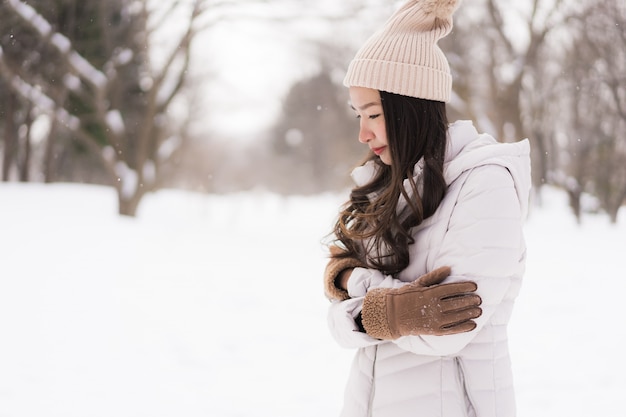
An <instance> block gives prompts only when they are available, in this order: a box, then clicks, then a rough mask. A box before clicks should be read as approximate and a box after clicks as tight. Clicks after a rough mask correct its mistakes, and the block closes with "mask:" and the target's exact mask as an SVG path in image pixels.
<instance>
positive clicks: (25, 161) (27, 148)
mask: <svg viewBox="0 0 626 417" xmlns="http://www.w3.org/2000/svg"><path fill="white" fill-rule="evenodd" d="M24 107H25V109H26V115H25V116H24V125H25V126H26V133H25V134H24V143H23V146H22V147H21V148H22V151H23V153H22V156H21V158H19V175H20V181H21V182H28V181H29V179H30V160H31V148H32V146H31V143H30V132H31V127H32V125H33V115H32V109H33V105H32V104H30V103H26V104H25V105H24Z"/></svg>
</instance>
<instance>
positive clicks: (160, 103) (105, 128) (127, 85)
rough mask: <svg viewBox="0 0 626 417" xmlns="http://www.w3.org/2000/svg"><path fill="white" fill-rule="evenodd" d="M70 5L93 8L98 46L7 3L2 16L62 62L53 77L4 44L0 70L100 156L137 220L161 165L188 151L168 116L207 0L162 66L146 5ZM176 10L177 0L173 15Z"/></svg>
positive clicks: (194, 9) (194, 8) (198, 3)
mask: <svg viewBox="0 0 626 417" xmlns="http://www.w3.org/2000/svg"><path fill="white" fill-rule="evenodd" d="M65 3H66V4H71V5H73V6H76V7H81V5H82V6H84V7H91V9H90V13H88V14H89V15H90V16H91V18H92V19H91V20H92V21H94V22H95V23H94V24H95V27H92V29H93V30H95V31H97V32H98V33H97V36H95V37H94V38H91V39H96V40H97V41H96V42H93V43H92V44H91V45H86V44H83V45H82V46H83V47H84V49H83V50H82V51H79V49H78V48H77V44H78V42H77V41H75V42H72V39H71V37H68V36H67V35H66V34H64V33H61V32H60V31H59V30H57V29H56V28H55V27H54V26H52V25H51V24H50V22H49V21H48V20H47V19H46V18H44V16H43V15H42V14H41V13H39V12H37V11H36V10H35V9H34V8H33V7H31V6H29V5H27V4H25V3H23V2H21V1H19V0H6V1H5V2H4V4H3V7H2V13H3V14H4V13H10V14H11V16H12V17H13V18H16V19H18V20H19V21H20V25H19V26H18V29H24V28H26V29H25V30H24V32H23V33H27V34H28V37H29V38H34V39H36V41H37V42H38V43H41V44H43V48H42V49H41V50H43V51H44V53H45V54H48V55H50V56H54V57H55V58H56V59H55V67H54V69H53V70H50V71H48V72H46V69H45V66H44V67H43V68H25V67H24V65H22V62H23V61H19V60H15V59H12V58H15V57H19V56H20V54H19V53H16V54H12V53H11V52H12V51H10V50H8V49H10V48H7V46H6V45H2V49H0V73H1V74H2V77H3V79H4V82H5V84H7V85H8V86H10V88H11V89H12V91H14V93H15V94H17V95H19V96H20V97H21V98H22V99H24V100H26V101H27V102H29V103H31V104H32V105H34V106H35V107H36V108H37V109H38V110H39V111H41V112H44V113H46V114H48V115H49V116H50V117H51V118H52V120H54V121H55V122H57V123H59V124H60V125H62V126H63V127H64V129H66V130H67V131H68V132H70V133H71V135H72V136H73V138H75V140H76V141H77V142H78V143H79V144H80V146H81V147H82V148H83V149H85V150H86V151H87V152H88V153H89V154H90V155H91V156H93V157H95V158H97V160H98V161H99V163H100V164H101V165H102V167H103V170H104V172H105V173H106V175H107V178H108V183H109V184H110V185H112V186H114V187H115V189H116V190H117V194H118V201H119V212H120V214H124V215H130V216H132V215H134V214H135V213H136V210H137V207H138V204H139V202H140V201H141V198H142V197H143V196H144V195H145V194H146V193H147V192H149V191H152V190H155V189H156V188H157V187H158V186H159V181H160V171H161V168H162V166H163V165H164V164H166V163H167V161H168V160H169V159H170V158H172V156H173V155H174V154H175V153H176V151H177V150H178V149H180V148H181V146H182V141H183V139H182V137H181V136H180V135H179V134H177V132H175V131H171V130H170V131H168V129H167V127H168V123H167V120H168V115H167V114H168V109H169V108H170V106H171V104H172V103H173V102H174V100H175V99H176V97H177V95H178V93H179V92H180V91H181V88H182V87H183V85H184V82H185V79H186V75H187V70H188V67H189V62H190V58H191V54H190V52H191V43H192V41H193V39H194V38H195V36H196V35H197V33H198V31H199V30H200V27H199V26H198V20H199V18H200V16H201V15H202V14H203V13H204V12H205V11H206V2H205V1H204V0H195V1H194V2H193V3H192V5H191V8H190V10H189V11H188V17H187V19H186V22H185V29H184V30H183V31H182V34H181V35H180V37H179V38H178V39H177V41H176V42H175V45H174V47H173V48H172V49H171V50H170V51H169V52H167V53H166V54H165V59H164V60H163V62H162V63H161V65H160V66H158V67H155V66H153V65H152V62H151V60H150V59H151V57H150V35H151V31H152V30H153V28H152V27H151V26H150V24H157V25H158V24H160V22H154V21H153V19H152V20H151V10H149V9H148V4H147V1H132V2H129V1H123V0H116V1H109V2H80V1H75V2H65ZM178 6H179V3H178V2H174V3H172V6H171V8H172V9H171V10H170V12H172V11H173V9H174V8H176V7H178ZM62 10H67V9H62ZM83 16H84V15H83ZM94 16H95V17H96V19H93V17H94ZM164 16H165V17H167V16H168V14H164ZM85 24H86V23H85ZM78 26H79V27H80V25H78ZM73 27H74V28H75V27H76V26H73ZM21 36H22V34H21V33H20V34H19V35H18V34H15V37H16V38H18V37H19V38H21ZM89 47H91V48H95V52H93V51H92V52H89ZM5 49H7V50H6V51H5ZM81 52H82V53H81ZM86 56H90V57H91V59H87V58H86ZM50 74H57V77H50ZM61 74H63V75H61Z"/></svg>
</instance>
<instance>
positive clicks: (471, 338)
mask: <svg viewBox="0 0 626 417" xmlns="http://www.w3.org/2000/svg"><path fill="white" fill-rule="evenodd" d="M456 7H457V2H456V1H454V0H439V1H433V0H430V1H427V0H413V1H408V2H406V3H405V4H404V5H403V6H402V7H401V8H400V9H399V10H398V11H397V12H396V13H395V14H394V15H393V16H392V17H391V18H390V19H389V20H388V21H387V22H386V24H385V26H384V27H383V28H382V30H381V31H379V32H377V33H376V34H374V35H373V36H372V37H371V38H370V39H369V40H368V41H367V42H366V43H365V45H364V46H363V47H362V48H361V49H360V50H359V52H358V53H357V55H356V57H355V58H354V60H353V61H352V62H351V63H350V66H349V68H348V71H347V75H346V78H345V80H344V84H345V85H346V86H347V87H349V89H350V99H351V105H352V107H353V108H354V110H355V113H356V116H357V118H358V119H359V123H360V131H359V141H361V142H362V143H364V144H366V145H367V146H369V148H370V149H371V153H370V155H369V157H368V159H367V161H366V162H365V163H364V164H363V165H362V166H360V167H358V168H356V169H355V170H354V172H353V179H354V180H355V182H356V187H355V188H354V189H353V190H352V193H351V195H350V200H349V201H348V202H347V203H346V204H345V206H344V207H343V209H342V211H341V212H340V215H339V218H338V220H337V223H336V225H335V228H334V234H335V237H336V241H335V242H334V245H332V246H331V247H330V252H331V259H330V261H329V264H328V266H327V268H326V271H325V277H324V284H325V291H326V295H327V296H328V297H329V298H330V299H331V301H332V304H331V306H330V310H329V327H330V330H331V333H332V334H333V336H334V337H335V339H336V340H337V341H338V342H339V344H340V345H342V346H344V347H348V348H358V351H357V353H356V356H355V359H354V362H353V366H352V369H351V373H350V376H349V380H348V384H347V388H346V393H345V402H344V408H343V413H342V416H346V417H347V416H349V417H357V416H358V417H366V416H375V417H378V416H393V417H403V416H428V417H433V416H443V417H456V416H479V417H491V416H498V417H509V416H514V415H515V399H514V393H513V379H512V375H511V367H510V362H509V355H508V346H507V334H506V328H507V324H508V321H509V317H510V314H511V310H512V307H513V302H514V300H515V297H516V296H517V293H518V291H519V288H520V285H521V279H522V275H523V272H524V265H525V258H526V251H525V244H524V239H523V235H522V225H523V221H524V219H525V216H526V213H527V206H528V197H529V190H530V159H529V145H528V141H527V140H524V141H521V142H518V143H509V144H502V143H498V142H496V141H495V139H493V138H492V137H490V136H488V135H486V134H479V133H478V132H477V131H476V129H475V128H474V126H473V125H472V123H471V122H468V121H459V122H456V123H453V124H451V125H448V122H447V118H446V113H445V102H447V101H449V98H450V93H451V75H450V70H449V66H448V63H447V60H446V58H445V56H444V55H443V53H442V52H441V50H440V49H439V47H438V46H437V41H438V40H439V39H440V38H442V37H443V36H445V35H447V34H448V33H449V32H450V30H451V28H452V14H453V12H454V11H455V9H456Z"/></svg>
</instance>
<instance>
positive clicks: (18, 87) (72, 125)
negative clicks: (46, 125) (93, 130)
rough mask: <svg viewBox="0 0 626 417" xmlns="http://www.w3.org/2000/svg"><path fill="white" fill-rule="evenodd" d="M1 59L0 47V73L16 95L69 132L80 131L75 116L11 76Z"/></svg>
mask: <svg viewBox="0 0 626 417" xmlns="http://www.w3.org/2000/svg"><path fill="white" fill-rule="evenodd" d="M3 58H4V51H3V50H2V48H1V47H0V72H2V73H3V74H4V78H5V79H6V81H7V82H8V83H9V84H10V85H11V87H12V88H13V90H14V91H15V92H16V93H18V94H19V95H21V96H22V97H24V98H25V99H26V100H28V101H29V102H30V103H33V105H35V107H37V108H39V109H40V110H41V111H43V112H44V113H47V114H49V115H51V116H53V117H55V118H56V119H57V120H58V121H59V122H61V123H62V124H64V125H65V126H67V127H68V128H69V129H70V130H72V131H77V130H78V129H80V120H79V119H78V118H77V117H76V116H73V115H71V114H70V113H68V111H67V110H65V109H64V108H62V107H59V106H57V105H56V103H55V102H54V100H52V99H51V98H50V97H48V96H47V95H46V94H45V93H43V92H42V91H41V90H40V89H38V88H36V87H34V86H32V85H30V84H28V83H27V82H26V81H24V80H23V79H22V78H21V77H20V76H19V75H16V74H13V72H12V71H11V70H10V69H9V68H8V67H7V65H6V63H5V62H4V59H3Z"/></svg>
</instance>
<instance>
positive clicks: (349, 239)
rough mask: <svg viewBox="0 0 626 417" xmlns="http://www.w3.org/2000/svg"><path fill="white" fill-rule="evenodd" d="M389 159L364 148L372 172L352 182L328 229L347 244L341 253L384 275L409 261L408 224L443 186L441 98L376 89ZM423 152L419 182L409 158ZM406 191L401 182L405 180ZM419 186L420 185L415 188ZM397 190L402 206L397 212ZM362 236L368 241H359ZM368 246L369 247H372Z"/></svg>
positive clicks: (429, 207) (433, 203)
mask: <svg viewBox="0 0 626 417" xmlns="http://www.w3.org/2000/svg"><path fill="white" fill-rule="evenodd" d="M380 97H381V102H382V108H383V114H384V117H385V126H386V132H387V142H388V146H389V151H390V153H391V165H386V164H384V163H383V162H382V161H381V160H380V159H379V158H378V157H377V156H376V155H374V154H373V153H370V154H369V155H368V157H367V159H366V162H367V161H370V160H371V161H374V163H375V164H376V165H377V174H376V175H375V177H374V178H373V179H372V180H371V181H370V182H369V183H368V184H365V185H363V186H360V187H356V188H354V189H353V190H352V192H351V193H350V199H349V200H348V201H347V202H346V203H345V204H344V206H343V207H342V210H341V212H340V214H339V218H338V220H337V223H336V224H335V227H334V233H335V236H336V238H337V240H339V241H340V242H341V243H342V244H343V246H345V248H346V249H347V252H346V253H345V254H344V256H353V257H358V258H359V259H361V261H363V262H365V263H367V264H368V265H370V266H371V267H373V268H376V269H378V270H380V271H382V272H383V273H385V274H387V275H395V274H397V273H399V272H400V271H402V270H403V269H404V268H406V266H407V265H408V264H409V245H410V244H412V243H413V242H414V240H413V238H412V236H411V233H410V229H411V228H412V227H415V226H417V225H419V224H420V223H422V221H424V219H426V218H428V217H430V216H432V215H433V213H434V212H435V210H436V209H437V207H438V206H439V204H440V203H441V200H442V199H443V197H444V194H445V192H446V188H447V186H446V183H445V180H444V177H443V163H444V156H445V150H446V137H447V130H448V119H447V115H446V107H445V103H442V102H438V101H432V100H424V99H420V98H414V97H408V96H403V95H398V94H393V93H388V92H385V91H381V92H380ZM422 158H423V164H424V165H423V174H422V177H421V181H422V185H421V186H419V188H418V184H416V183H415V181H414V179H413V170H414V167H415V164H417V162H418V161H419V160H420V159H422ZM407 179H408V182H409V184H410V188H411V193H410V194H409V193H407V191H406V189H405V187H404V185H403V183H404V180H407ZM418 189H419V190H421V191H418ZM400 196H404V198H405V199H406V201H407V202H408V204H407V208H406V209H405V210H404V211H403V212H402V213H398V212H397V204H398V200H399V198H400ZM364 241H368V242H369V243H370V244H369V245H368V247H367V248H366V247H364V245H363V243H364ZM372 249H373V250H372Z"/></svg>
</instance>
